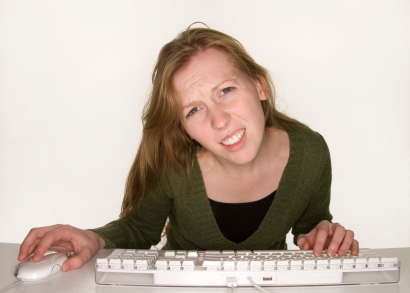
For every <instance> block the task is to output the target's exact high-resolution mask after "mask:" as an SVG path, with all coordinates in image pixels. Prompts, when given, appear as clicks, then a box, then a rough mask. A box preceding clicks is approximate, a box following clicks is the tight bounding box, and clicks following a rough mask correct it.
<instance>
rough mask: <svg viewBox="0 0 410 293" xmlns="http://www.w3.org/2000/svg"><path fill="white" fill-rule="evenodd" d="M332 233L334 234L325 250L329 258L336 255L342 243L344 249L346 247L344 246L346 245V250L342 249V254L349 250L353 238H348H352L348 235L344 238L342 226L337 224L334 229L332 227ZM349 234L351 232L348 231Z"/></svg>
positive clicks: (344, 231) (344, 232) (344, 230)
mask: <svg viewBox="0 0 410 293" xmlns="http://www.w3.org/2000/svg"><path fill="white" fill-rule="evenodd" d="M333 231H334V232H333V237H332V241H331V242H330V244H329V246H328V248H327V254H328V255H329V256H334V255H335V254H336V252H337V251H339V249H340V247H341V245H342V243H343V242H344V241H346V243H345V246H344V247H346V245H347V249H345V248H344V250H342V252H343V251H345V253H344V254H346V252H347V250H348V249H349V247H350V245H351V244H352V241H353V237H349V236H352V235H350V234H349V235H347V236H348V237H347V238H346V229H345V228H344V227H343V226H341V225H339V224H337V225H336V228H334V227H333ZM350 232H352V231H350ZM349 241H350V242H349Z"/></svg>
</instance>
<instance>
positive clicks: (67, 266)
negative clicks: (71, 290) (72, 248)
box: [62, 249, 93, 272]
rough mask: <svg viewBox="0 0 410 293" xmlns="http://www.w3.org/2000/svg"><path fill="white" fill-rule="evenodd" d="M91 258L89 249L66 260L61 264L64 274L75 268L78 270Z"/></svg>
mask: <svg viewBox="0 0 410 293" xmlns="http://www.w3.org/2000/svg"><path fill="white" fill-rule="evenodd" d="M92 256H93V254H92V253H91V251H90V250H89V249H82V250H81V251H79V252H78V254H77V255H75V256H73V257H71V258H69V259H68V260H66V261H65V262H64V264H63V268H62V269H63V271H64V272H68V271H71V270H74V269H76V268H79V267H81V266H82V265H83V264H85V263H86V262H87V261H88V260H90V258H91V257H92Z"/></svg>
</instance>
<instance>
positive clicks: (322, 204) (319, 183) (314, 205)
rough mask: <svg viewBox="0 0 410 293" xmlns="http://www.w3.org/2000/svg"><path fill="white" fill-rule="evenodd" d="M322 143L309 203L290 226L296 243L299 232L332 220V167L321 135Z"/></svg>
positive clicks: (302, 232)
mask: <svg viewBox="0 0 410 293" xmlns="http://www.w3.org/2000/svg"><path fill="white" fill-rule="evenodd" d="M321 140H322V144H321V146H320V147H319V148H318V149H317V151H319V152H320V157H321V160H320V161H319V162H318V164H319V168H318V172H317V175H316V179H315V183H314V185H313V188H312V194H311V197H310V201H309V204H308V205H307V207H306V209H305V211H304V212H303V213H302V215H301V216H300V217H299V218H298V219H297V221H296V222H295V224H294V225H293V228H292V234H293V235H294V238H293V242H294V244H295V245H297V237H298V236H299V235H300V234H306V233H309V232H310V231H311V230H312V229H313V228H314V227H316V225H317V224H318V223H319V222H320V221H322V220H328V221H331V220H332V218H333V217H332V215H331V213H330V210H329V206H330V186H331V182H332V168H331V161H330V153H329V149H328V147H327V145H326V142H325V141H324V139H323V138H322V137H321Z"/></svg>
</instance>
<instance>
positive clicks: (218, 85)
mask: <svg viewBox="0 0 410 293" xmlns="http://www.w3.org/2000/svg"><path fill="white" fill-rule="evenodd" d="M236 80H237V79H236V78H232V76H230V78H227V79H224V80H223V81H222V82H220V83H218V84H217V85H216V86H214V87H213V88H212V92H215V91H216V90H217V89H218V88H219V87H220V86H221V85H222V84H224V83H225V82H227V81H236Z"/></svg>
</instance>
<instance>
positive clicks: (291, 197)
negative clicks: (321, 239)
mask: <svg viewBox="0 0 410 293" xmlns="http://www.w3.org/2000/svg"><path fill="white" fill-rule="evenodd" d="M288 136H289V141H290V154H289V159H288V162H287V164H286V167H285V170H284V172H283V175H282V178H281V180H280V183H279V186H278V189H277V191H276V196H275V199H274V201H273V203H272V205H271V207H270V209H269V210H268V212H267V214H266V216H265V218H264V219H263V221H262V223H261V224H260V226H259V228H258V230H257V231H256V232H255V233H253V234H252V235H251V236H250V237H249V238H248V239H246V240H245V241H243V242H241V243H235V242H232V241H230V240H228V239H226V238H225V237H224V236H223V235H222V233H221V231H220V230H219V228H218V224H217V223H216V221H215V218H214V215H213V212H212V209H211V206H210V204H209V200H208V197H207V195H206V191H205V185H204V181H203V178H202V173H201V170H200V168H199V164H198V161H197V159H195V161H194V166H193V170H192V179H191V182H190V183H188V184H185V183H184V180H183V177H182V176H181V175H180V174H176V173H174V174H173V175H172V176H169V177H168V178H164V179H161V180H158V182H157V183H156V184H155V186H154V187H153V188H152V190H151V191H150V192H149V193H148V194H147V195H146V197H145V199H144V201H143V203H142V205H141V207H140V209H139V210H138V211H137V212H136V214H135V215H134V216H133V217H132V218H131V219H129V220H123V219H120V220H116V221H113V222H111V223H108V224H107V225H105V226H104V227H101V228H97V229H92V230H91V231H94V232H96V233H98V234H99V235H100V236H101V237H102V238H103V239H104V240H105V244H106V245H105V248H139V249H147V248H150V247H151V245H156V244H158V243H159V241H160V239H161V232H162V231H163V228H164V224H165V222H166V220H167V218H168V217H169V221H170V232H169V234H168V235H167V243H166V245H165V246H164V249H173V250H178V249H181V250H266V249H272V250H278V249H286V248H287V245H286V234H287V233H288V232H289V231H290V229H292V233H293V235H294V236H295V237H294V242H295V241H296V238H297V236H298V235H299V234H305V233H308V232H310V231H311V230H312V229H313V228H314V227H315V226H316V225H317V224H318V223H319V222H320V221H322V220H329V221H330V220H331V219H332V215H331V214H330V211H329V204H330V185H331V180H332V175H331V164H330V154H329V150H328V148H327V145H326V142H325V141H324V139H323V138H322V136H321V135H320V134H318V133H316V132H314V131H312V130H311V129H308V128H307V129H304V130H301V131H298V132H288Z"/></svg>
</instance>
